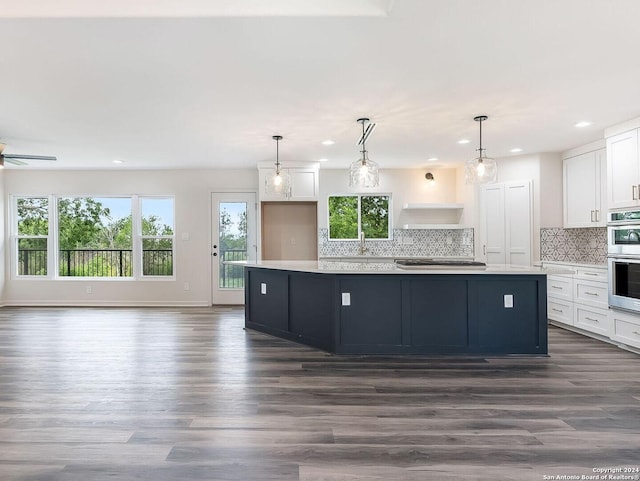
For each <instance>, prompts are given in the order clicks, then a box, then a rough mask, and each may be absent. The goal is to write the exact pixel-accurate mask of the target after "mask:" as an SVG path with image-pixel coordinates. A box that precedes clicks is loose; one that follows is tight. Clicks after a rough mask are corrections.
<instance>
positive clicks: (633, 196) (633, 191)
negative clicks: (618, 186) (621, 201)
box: [631, 185, 638, 200]
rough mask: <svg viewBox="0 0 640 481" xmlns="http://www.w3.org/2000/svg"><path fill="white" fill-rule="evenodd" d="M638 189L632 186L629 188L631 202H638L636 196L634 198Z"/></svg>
mask: <svg viewBox="0 0 640 481" xmlns="http://www.w3.org/2000/svg"><path fill="white" fill-rule="evenodd" d="M637 188H638V186H637V185H632V186H631V200H638V199H637V196H636V189H637Z"/></svg>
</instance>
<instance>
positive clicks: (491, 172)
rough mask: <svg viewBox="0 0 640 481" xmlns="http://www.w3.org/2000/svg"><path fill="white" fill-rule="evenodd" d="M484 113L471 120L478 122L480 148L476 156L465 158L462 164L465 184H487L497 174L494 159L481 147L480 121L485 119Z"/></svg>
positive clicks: (492, 180)
mask: <svg viewBox="0 0 640 481" xmlns="http://www.w3.org/2000/svg"><path fill="white" fill-rule="evenodd" d="M487 118H488V117H487V116H486V115H478V116H477V117H474V119H473V120H475V121H476V122H479V123H480V148H478V157H476V158H475V159H471V160H467V162H465V164H464V180H465V183H467V184H487V183H489V182H495V181H496V178H497V175H498V164H497V163H496V159H492V158H491V157H487V156H486V155H485V153H484V151H485V149H483V148H482V122H483V121H485V120H487Z"/></svg>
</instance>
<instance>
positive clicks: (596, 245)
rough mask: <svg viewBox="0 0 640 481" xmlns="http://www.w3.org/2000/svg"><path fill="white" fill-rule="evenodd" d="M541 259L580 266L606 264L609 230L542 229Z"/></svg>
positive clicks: (600, 228) (595, 228) (601, 228)
mask: <svg viewBox="0 0 640 481" xmlns="http://www.w3.org/2000/svg"><path fill="white" fill-rule="evenodd" d="M540 259H541V260H543V261H557V262H576V263H580V264H606V262H607V228H606V227H590V228H587V229H562V228H558V227H553V228H544V229H540Z"/></svg>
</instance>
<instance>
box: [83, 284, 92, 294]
mask: <svg viewBox="0 0 640 481" xmlns="http://www.w3.org/2000/svg"><path fill="white" fill-rule="evenodd" d="M85 292H86V293H87V294H91V293H92V292H93V290H92V289H91V286H87V287H85Z"/></svg>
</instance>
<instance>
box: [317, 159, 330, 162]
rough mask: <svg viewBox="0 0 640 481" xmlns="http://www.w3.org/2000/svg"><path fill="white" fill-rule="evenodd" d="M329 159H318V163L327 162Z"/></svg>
mask: <svg viewBox="0 0 640 481" xmlns="http://www.w3.org/2000/svg"><path fill="white" fill-rule="evenodd" d="M328 160H329V159H318V162H327V161H328Z"/></svg>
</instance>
